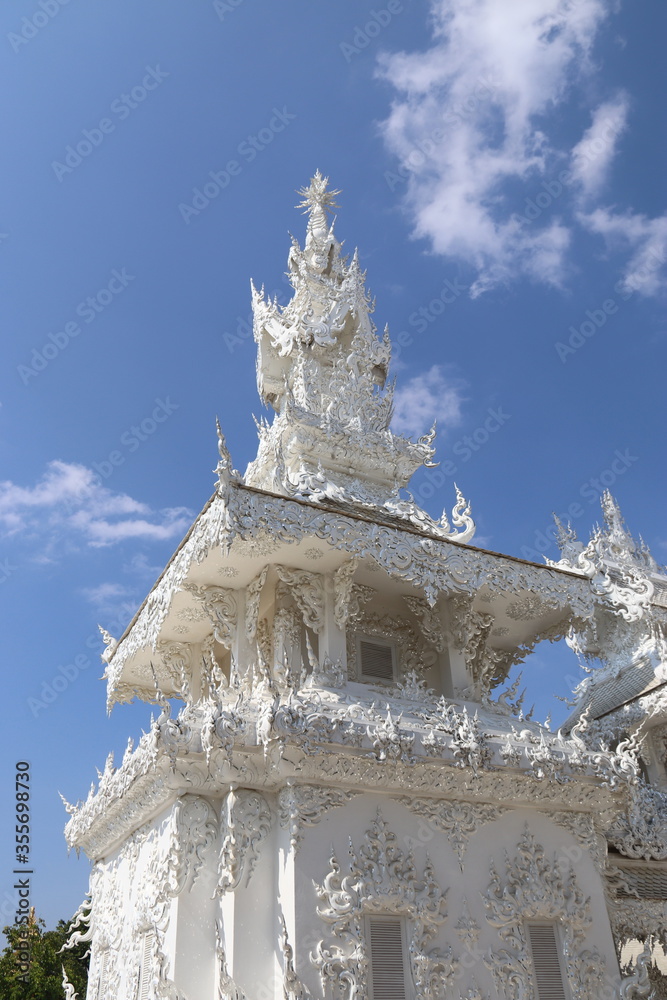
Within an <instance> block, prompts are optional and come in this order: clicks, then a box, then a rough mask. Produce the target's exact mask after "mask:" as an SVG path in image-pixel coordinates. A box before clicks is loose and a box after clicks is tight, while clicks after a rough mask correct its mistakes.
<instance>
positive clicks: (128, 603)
mask: <svg viewBox="0 0 667 1000" xmlns="http://www.w3.org/2000/svg"><path fill="white" fill-rule="evenodd" d="M82 593H83V596H84V597H85V598H86V600H87V601H89V602H90V603H91V604H92V605H93V607H94V608H95V610H96V611H97V613H98V614H100V615H103V616H104V618H105V619H106V620H107V621H109V620H110V619H111V618H113V619H114V620H115V621H130V620H131V619H132V618H133V617H134V614H135V612H136V610H137V608H138V607H139V604H140V601H139V600H137V595H136V594H135V592H134V591H133V590H132V589H130V588H129V587H125V586H123V585H122V584H120V583H100V584H98V585H97V586H96V587H88V588H85V589H84V590H83V591H82Z"/></svg>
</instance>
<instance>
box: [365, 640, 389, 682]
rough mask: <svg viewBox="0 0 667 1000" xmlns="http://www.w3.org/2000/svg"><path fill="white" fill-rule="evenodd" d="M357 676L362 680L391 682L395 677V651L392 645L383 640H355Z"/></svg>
mask: <svg viewBox="0 0 667 1000" xmlns="http://www.w3.org/2000/svg"><path fill="white" fill-rule="evenodd" d="M357 662H358V664H359V676H360V677H362V678H363V679H364V680H380V681H392V680H393V679H394V677H395V676H396V650H395V648H394V645H393V643H391V642H388V641H385V640H383V639H367V638H366V637H365V636H359V638H358V640H357Z"/></svg>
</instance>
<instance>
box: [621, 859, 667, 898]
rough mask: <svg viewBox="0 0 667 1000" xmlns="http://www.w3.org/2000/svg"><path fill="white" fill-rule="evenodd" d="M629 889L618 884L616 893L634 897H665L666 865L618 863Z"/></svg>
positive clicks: (666, 891)
mask: <svg viewBox="0 0 667 1000" xmlns="http://www.w3.org/2000/svg"><path fill="white" fill-rule="evenodd" d="M619 868H620V869H621V871H622V872H623V878H624V879H625V881H626V882H627V883H628V887H629V889H630V891H629V892H628V890H627V889H624V888H623V887H622V886H619V889H618V895H619V896H622V897H625V898H627V897H629V898H630V899H633V898H634V899H636V898H637V896H639V898H640V899H667V865H660V864H659V863H656V862H654V863H653V864H638V865H619Z"/></svg>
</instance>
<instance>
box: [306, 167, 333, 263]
mask: <svg viewBox="0 0 667 1000" xmlns="http://www.w3.org/2000/svg"><path fill="white" fill-rule="evenodd" d="M328 184H329V178H328V177H323V176H322V174H321V173H320V171H319V170H316V171H315V176H314V177H311V179H310V184H309V185H308V187H302V188H299V190H298V191H297V194H300V195H301V197H302V198H303V201H300V202H299V204H298V205H297V206H296V207H297V208H303V209H304V215H308V216H309V218H308V229H307V233H306V245H307V246H308V245H309V244H311V242H312V240H313V239H315V240H316V241H317V242H319V243H324V242H332V241H333V240H334V236H333V231H332V230H333V223H332V226H331V228H330V227H329V221H328V219H327V212H331V211H332V210H333V209H334V208H338V205H337V204H336V201H335V198H336V195H339V194H340V191H329V190H328V189H327V187H328Z"/></svg>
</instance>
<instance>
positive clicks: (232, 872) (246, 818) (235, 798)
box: [216, 788, 271, 895]
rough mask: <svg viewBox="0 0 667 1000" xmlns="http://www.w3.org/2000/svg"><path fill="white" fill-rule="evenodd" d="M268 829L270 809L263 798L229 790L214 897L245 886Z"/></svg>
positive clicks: (226, 799)
mask: <svg viewBox="0 0 667 1000" xmlns="http://www.w3.org/2000/svg"><path fill="white" fill-rule="evenodd" d="M270 829H271V810H270V809H269V805H268V803H267V801H266V799H265V798H264V796H263V795H260V793H259V792H254V791H249V790H248V789H246V788H240V789H235V788H232V789H230V791H229V792H228V793H227V795H226V796H225V799H224V802H223V806H222V819H221V832H222V845H221V848H220V860H219V864H218V886H217V889H216V892H217V894H218V895H223V894H224V893H225V892H229V891H231V890H233V889H236V888H237V886H239V885H241V883H243V884H244V885H248V883H249V881H250V879H251V878H252V875H253V872H254V870H255V868H256V867H257V862H258V860H259V851H260V848H261V845H262V842H263V841H264V840H265V839H266V837H267V836H268V833H269V831H270Z"/></svg>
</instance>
